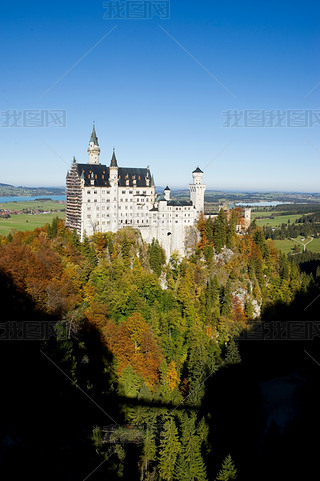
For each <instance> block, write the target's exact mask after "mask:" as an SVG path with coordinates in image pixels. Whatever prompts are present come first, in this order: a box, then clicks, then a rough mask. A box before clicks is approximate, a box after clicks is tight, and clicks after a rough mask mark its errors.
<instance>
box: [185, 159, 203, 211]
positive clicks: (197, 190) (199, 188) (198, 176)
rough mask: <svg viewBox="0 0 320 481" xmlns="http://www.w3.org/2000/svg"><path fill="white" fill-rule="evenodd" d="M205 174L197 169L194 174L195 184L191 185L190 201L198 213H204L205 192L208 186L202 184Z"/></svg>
mask: <svg viewBox="0 0 320 481" xmlns="http://www.w3.org/2000/svg"><path fill="white" fill-rule="evenodd" d="M202 177H203V172H202V170H201V169H199V167H197V168H196V169H195V170H194V171H193V172H192V178H193V184H190V186H189V188H190V200H191V201H192V203H193V205H194V206H195V208H196V210H197V213H198V214H200V212H204V191H205V190H206V185H205V184H203V183H202Z"/></svg>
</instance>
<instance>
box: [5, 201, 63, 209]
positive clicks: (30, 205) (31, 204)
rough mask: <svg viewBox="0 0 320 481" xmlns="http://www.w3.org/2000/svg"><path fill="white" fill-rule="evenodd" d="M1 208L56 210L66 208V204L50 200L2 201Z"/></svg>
mask: <svg viewBox="0 0 320 481" xmlns="http://www.w3.org/2000/svg"><path fill="white" fill-rule="evenodd" d="M0 209H9V210H22V209H42V210H45V211H46V210H56V209H65V204H59V203H58V202H57V201H53V200H48V201H43V200H28V201H22V202H4V203H2V204H1V203H0Z"/></svg>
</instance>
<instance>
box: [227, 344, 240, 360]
mask: <svg viewBox="0 0 320 481" xmlns="http://www.w3.org/2000/svg"><path fill="white" fill-rule="evenodd" d="M240 362H241V356H240V353H239V349H238V346H237V344H236V343H235V341H234V340H233V339H232V340H231V341H230V342H229V344H228V345H227V354H226V359H225V363H226V364H239V363H240Z"/></svg>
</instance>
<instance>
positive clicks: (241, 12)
mask: <svg viewBox="0 0 320 481" xmlns="http://www.w3.org/2000/svg"><path fill="white" fill-rule="evenodd" d="M106 12H107V10H106V9H105V8H104V7H103V2H102V1H90V2H89V1H81V2H79V1H77V2H76V1H64V2H62V1H60V0H57V1H55V2H43V1H42V2H33V1H30V2H20V1H17V2H1V7H0V16H1V30H0V36H1V45H2V48H1V75H0V91H1V119H0V120H1V127H0V139H1V177H0V182H5V183H11V184H14V185H30V186H31V185H59V186H61V185H64V182H65V175H66V171H67V169H68V166H70V165H71V162H72V157H73V155H75V156H76V158H77V160H78V161H79V162H87V152H86V149H87V147H88V141H89V137H90V133H91V129H92V121H93V120H95V122H96V130H97V135H98V137H99V143H100V147H101V161H102V162H103V163H107V164H108V163H109V162H110V158H111V155H112V148H113V146H115V148H116V153H117V158H118V163H119V165H122V166H136V167H145V166H147V165H150V169H151V171H152V172H153V174H154V177H155V181H156V184H157V185H166V184H169V185H170V186H171V187H184V186H187V185H188V183H189V182H190V180H191V171H192V170H193V169H194V168H195V167H196V166H197V165H199V166H200V167H201V168H202V170H204V172H205V177H204V179H205V182H206V184H207V186H208V188H213V189H234V190H287V191H290V190H294V191H309V192H320V135H319V133H320V123H315V125H313V126H311V125H309V124H308V126H307V127H292V126H291V127H290V126H285V127H281V128H279V127H273V128H270V127H264V128H262V127H237V128H235V127H233V128H232V127H223V126H222V125H223V122H224V121H225V119H224V118H223V116H222V112H225V111H227V110H232V111H233V110H238V111H244V110H252V109H255V110H257V111H258V122H259V125H260V123H261V111H262V110H263V111H267V112H270V110H280V111H286V110H299V111H300V114H301V111H304V110H308V111H313V110H317V109H319V110H320V102H319V99H320V87H318V88H315V89H314V90H313V91H312V92H310V91H311V90H312V89H313V87H315V86H317V84H318V83H319V82H320V67H319V52H320V45H319V43H320V42H319V40H320V5H319V4H318V2H316V1H308V0H306V1H304V2H301V1H299V2H298V1H290V2H289V1H282V2H279V1H274V0H269V1H268V2H256V1H243V2H239V1H233V0H231V1H229V2H211V1H209V0H207V1H190V0H183V1H182V0H173V1H171V2H170V18H169V19H163V18H159V16H154V17H153V18H152V19H116V18H108V19H104V18H103V17H104V14H105V13H106ZM114 27H116V28H114ZM161 27H162V28H161ZM112 29H113V30H112ZM110 30H112V31H111V32H110V33H109V35H107V36H106V34H107V33H108V32H109V31H110ZM104 36H105V38H104V39H102V38H103V37H104ZM101 39H102V40H101ZM79 60H80V61H79ZM309 92H310V93H309ZM14 110H15V111H16V112H20V111H23V110H24V111H29V110H35V111H36V112H39V111H40V110H42V111H45V110H48V111H53V110H65V111H66V127H60V128H59V127H56V126H54V125H50V126H49V127H41V126H40V127H26V126H23V125H21V127H13V126H12V123H13V119H12V117H10V120H8V119H7V124H6V117H5V114H4V113H5V112H9V114H10V116H11V115H12V111H14ZM29 115H30V114H28V116H29ZM267 115H268V114H267ZM292 115H294V114H290V116H292ZM290 118H292V117H290ZM301 118H303V117H299V119H300V120H301ZM28 119H29V120H30V117H28ZM21 122H22V120H20V124H21ZM319 122H320V120H319ZM18 123H19V122H18ZM242 123H243V122H242ZM285 123H286V124H287V121H286V122H285ZM6 125H9V127H7V126H6Z"/></svg>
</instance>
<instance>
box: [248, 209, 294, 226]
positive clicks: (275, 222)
mask: <svg viewBox="0 0 320 481" xmlns="http://www.w3.org/2000/svg"><path fill="white" fill-rule="evenodd" d="M255 214H261V216H262V215H264V214H267V212H259V213H258V212H255ZM269 215H270V214H269ZM259 217H260V215H259ZM300 217H302V214H291V215H277V216H276V217H275V218H274V219H268V218H265V219H256V222H257V225H260V226H261V227H262V226H263V225H266V226H269V227H278V226H281V224H286V223H287V222H288V220H290V222H291V224H293V223H294V222H295V221H296V220H297V219H300Z"/></svg>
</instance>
